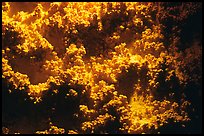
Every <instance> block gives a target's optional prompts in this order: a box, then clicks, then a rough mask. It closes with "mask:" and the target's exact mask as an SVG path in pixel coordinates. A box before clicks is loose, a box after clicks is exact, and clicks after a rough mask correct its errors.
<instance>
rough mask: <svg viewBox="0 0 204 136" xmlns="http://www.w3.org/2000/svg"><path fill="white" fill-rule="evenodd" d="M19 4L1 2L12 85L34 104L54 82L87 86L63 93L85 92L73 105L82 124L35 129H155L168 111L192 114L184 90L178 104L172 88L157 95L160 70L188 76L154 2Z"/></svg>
mask: <svg viewBox="0 0 204 136" xmlns="http://www.w3.org/2000/svg"><path fill="white" fill-rule="evenodd" d="M22 4H23V5H26V4H27V5H29V8H27V7H23V5H21V3H17V2H11V3H10V2H4V3H3V5H2V38H3V41H2V43H3V45H2V72H3V74H2V78H3V79H6V81H7V82H8V84H10V85H12V88H11V92H12V91H26V92H27V94H28V95H29V96H30V98H31V99H32V100H33V102H34V103H35V104H36V103H38V102H39V103H40V102H41V101H43V96H44V94H46V92H47V91H48V90H50V89H51V90H52V91H53V92H54V93H58V92H59V90H57V89H56V88H54V89H53V88H52V85H53V84H54V85H55V86H61V85H62V84H67V85H68V86H70V87H72V86H76V85H81V86H83V87H84V89H83V90H82V91H81V92H79V91H78V90H74V89H71V90H69V93H68V94H67V96H66V97H76V98H77V97H80V96H81V94H82V96H86V97H88V101H87V102H86V103H80V104H79V105H78V107H79V109H80V110H79V113H76V114H77V115H78V116H80V118H83V119H82V120H83V121H82V122H81V124H80V125H81V129H79V130H66V127H65V128H57V127H56V126H51V128H50V129H49V130H45V131H38V132H36V133H38V134H62V133H65V132H66V133H70V134H71V133H72V134H74V133H109V132H108V131H106V129H105V128H106V127H108V124H109V123H110V122H117V121H118V122H119V124H120V126H119V127H118V129H117V130H116V131H117V132H118V133H150V131H149V130H152V129H158V127H160V126H162V125H164V124H165V123H168V120H169V119H173V120H174V121H176V122H177V121H178V122H182V121H188V120H190V119H189V118H188V115H187V113H186V112H185V106H187V105H188V102H186V101H185V100H184V98H182V103H181V104H178V101H175V100H174V99H173V94H171V95H172V97H164V98H162V99H156V98H155V93H156V92H157V89H158V88H159V87H160V84H161V83H160V82H159V80H158V78H159V76H160V75H161V73H162V72H166V76H165V77H164V79H163V80H164V82H170V81H171V80H172V78H173V77H174V76H175V77H177V78H178V80H179V84H180V85H183V84H185V83H186V82H187V80H188V79H189V76H188V74H186V73H185V71H182V69H181V68H182V67H184V63H185V64H186V63H187V62H185V61H186V60H185V61H183V60H182V61H181V60H180V58H179V57H181V56H182V54H179V53H178V52H176V51H177V49H176V48H175V49H174V52H173V51H172V52H170V51H169V50H167V48H166V47H165V45H164V43H163V39H164V35H163V33H162V30H163V26H162V24H160V23H159V21H158V19H159V10H160V9H159V8H158V7H157V4H155V3H151V2H150V3H141V2H125V3H121V2H113V3H106V2H103V3H101V2H79V3H78V2H52V3H46V2H32V3H22ZM172 48H173V47H172ZM195 48H198V47H195ZM199 53H200V54H201V52H199ZM199 53H198V55H197V56H198V57H200V56H199ZM162 65H167V67H166V68H162ZM180 66H181V67H180ZM195 79H196V78H195ZM51 84H52V85H51ZM167 89H169V88H167ZM174 89H175V88H174ZM169 91H171V90H167V92H169ZM174 91H177V90H174ZM178 91H179V90H178ZM169 94H170V93H169Z"/></svg>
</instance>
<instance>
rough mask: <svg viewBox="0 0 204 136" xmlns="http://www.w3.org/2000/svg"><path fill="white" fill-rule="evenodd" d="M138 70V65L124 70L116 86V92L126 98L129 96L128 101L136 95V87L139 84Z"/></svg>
mask: <svg viewBox="0 0 204 136" xmlns="http://www.w3.org/2000/svg"><path fill="white" fill-rule="evenodd" d="M138 72H139V71H138V68H137V66H136V65H130V67H129V68H128V69H127V71H126V69H123V70H122V73H121V74H120V75H119V76H118V77H117V80H118V84H117V85H116V90H117V91H118V92H119V93H120V94H123V95H125V96H127V98H128V101H129V100H130V98H131V96H132V95H133V93H134V86H135V84H136V83H137V82H138V78H139V75H138Z"/></svg>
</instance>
